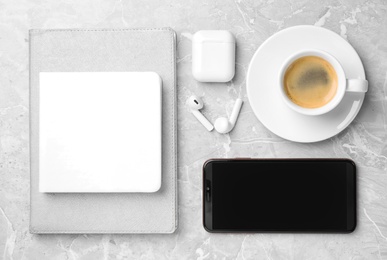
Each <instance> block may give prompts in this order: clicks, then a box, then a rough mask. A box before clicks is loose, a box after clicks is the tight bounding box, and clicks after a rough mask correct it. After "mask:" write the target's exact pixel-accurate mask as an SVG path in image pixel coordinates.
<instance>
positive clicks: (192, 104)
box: [187, 96, 214, 131]
mask: <svg viewBox="0 0 387 260" xmlns="http://www.w3.org/2000/svg"><path fill="white" fill-rule="evenodd" d="M187 105H188V106H189V108H190V109H191V113H192V114H193V115H194V116H195V117H196V118H197V119H198V120H199V122H200V123H202V125H203V126H204V127H205V128H206V129H207V130H208V131H212V129H214V126H213V125H212V124H211V123H210V121H208V120H207V118H205V117H204V116H203V114H202V113H200V111H199V110H200V109H202V108H203V101H202V100H201V99H200V98H198V97H197V96H192V97H190V98H189V99H188V100H187Z"/></svg>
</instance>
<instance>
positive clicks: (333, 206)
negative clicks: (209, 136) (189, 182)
mask: <svg viewBox="0 0 387 260" xmlns="http://www.w3.org/2000/svg"><path fill="white" fill-rule="evenodd" d="M203 225H204V228H205V229H206V230H207V231H208V232H318V233H350V232H352V231H354V230H355V228H356V166H355V163H354V162H353V161H352V160H349V159H211V160H208V161H207V162H205V163H204V165H203Z"/></svg>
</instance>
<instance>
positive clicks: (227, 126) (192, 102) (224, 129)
mask: <svg viewBox="0 0 387 260" xmlns="http://www.w3.org/2000/svg"><path fill="white" fill-rule="evenodd" d="M242 103H243V101H242V99H240V98H238V99H237V100H236V102H235V105H234V108H233V109H232V112H231V116H230V119H228V118H226V117H219V118H218V119H216V121H215V130H216V131H217V132H218V133H220V134H227V133H228V132H230V131H231V130H232V129H233V128H234V125H235V123H236V121H237V119H238V115H239V112H240V110H241V107H242ZM187 104H188V106H189V108H190V109H191V113H192V114H193V115H194V116H195V117H196V118H197V119H198V120H199V122H200V123H202V125H203V126H204V127H205V128H206V129H207V130H208V131H212V129H214V126H213V125H212V124H211V122H210V121H208V119H207V118H205V117H204V116H203V114H202V113H200V111H199V110H200V109H202V108H203V106H204V104H203V101H202V100H201V99H200V98H198V97H197V96H192V97H190V98H189V99H188V100H187Z"/></svg>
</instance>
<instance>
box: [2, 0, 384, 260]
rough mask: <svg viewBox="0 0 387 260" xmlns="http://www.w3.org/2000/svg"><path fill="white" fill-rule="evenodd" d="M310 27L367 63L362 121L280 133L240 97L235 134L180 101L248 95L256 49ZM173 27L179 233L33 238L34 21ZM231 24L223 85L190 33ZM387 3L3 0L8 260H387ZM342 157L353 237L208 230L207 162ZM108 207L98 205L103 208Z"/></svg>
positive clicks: (223, 110) (220, 108) (212, 114)
mask: <svg viewBox="0 0 387 260" xmlns="http://www.w3.org/2000/svg"><path fill="white" fill-rule="evenodd" d="M300 24H312V25H313V24H314V25H317V26H322V27H325V28H328V29H331V30H333V31H335V32H337V33H338V34H340V35H341V36H342V37H344V38H345V39H347V40H348V41H349V42H351V44H352V45H353V46H354V47H355V49H356V50H357V51H358V52H359V55H360V57H361V58H362V60H363V62H364V65H365V68H366V72H367V77H368V80H369V82H370V90H369V92H368V94H367V95H366V100H365V103H364V105H363V108H362V110H361V111H360V113H359V115H358V116H357V118H356V119H355V121H354V122H353V123H352V124H351V125H350V126H349V127H348V128H347V129H346V130H345V131H343V132H342V133H340V134H339V135H338V136H336V137H333V138H331V139H329V140H326V141H324V142H319V143H314V144H298V143H292V142H289V141H286V140H283V139H280V138H279V137H276V136H275V135H273V134H272V133H270V132H269V131H268V130H267V129H265V128H264V127H263V126H262V124H261V123H260V122H259V121H258V120H257V119H256V118H255V116H254V114H253V113H252V111H251V108H250V106H249V104H248V102H246V103H245V105H244V107H243V109H242V112H241V115H240V118H239V122H238V124H237V125H236V128H235V129H234V131H233V132H231V133H230V134H229V135H219V134H217V133H215V132H212V133H209V132H206V131H205V130H204V128H203V127H202V126H201V125H200V124H199V123H198V122H197V121H196V120H195V119H194V117H193V116H192V115H191V114H190V113H189V111H188V109H187V108H186V106H185V101H186V99H187V98H188V97H189V96H190V95H192V94H197V95H199V96H203V99H204V102H205V103H206V104H207V106H206V109H204V110H203V112H204V113H205V115H206V116H207V117H208V118H209V119H210V120H211V121H212V122H213V121H214V120H215V119H216V118H217V117H218V116H221V115H227V114H229V113H230V112H231V109H232V106H233V104H234V100H235V99H236V98H237V97H238V96H240V97H242V98H243V99H244V100H246V101H247V96H246V88H245V76H246V69H247V66H248V64H249V61H250V59H251V57H252V55H253V53H254V52H255V50H256V49H257V48H258V46H259V45H260V44H261V43H262V42H263V41H264V40H265V39H267V38H268V37H269V36H270V35H272V34H274V33H275V32H277V31H279V30H281V29H283V28H287V27H290V26H294V25H300ZM164 26H168V27H172V28H173V29H174V30H176V32H177V41H178V45H177V49H178V59H177V62H178V100H179V104H178V105H179V116H178V120H179V130H178V131H179V173H178V174H179V180H178V181H179V206H180V217H179V229H178V231H177V232H176V233H174V234H173V235H45V236H39V235H31V234H30V233H29V231H28V225H29V144H28V142H29V137H28V134H29V132H28V131H29V126H28V117H29V114H28V113H29V111H28V110H29V109H28V106H29V101H28V98H29V91H28V30H29V29H30V28H113V27H114V28H116V27H118V28H119V27H164ZM201 29H227V30H230V31H231V32H233V33H234V35H235V36H236V38H237V44H238V49H237V70H236V77H235V78H234V80H233V81H232V82H230V83H227V84H203V83H199V82H196V81H195V80H193V78H192V76H191V41H190V38H191V35H192V33H194V32H196V31H198V30H201ZM386 109H387V2H386V1H383V0H380V1H378V0H367V1H366V0H341V1H332V0H328V1H303V0H301V1H296V0H286V1H285V0H278V1H277V0H268V1H242V0H236V1H235V2H234V1H229V0H227V1H221V0H219V1H212V0H190V1H181V0H171V1H159V0H151V1H139V0H136V1H125V0H121V1H113V0H112V1H103V0H85V1H79V0H59V1H48V0H0V258H1V257H3V258H4V259H108V258H111V259H132V258H136V259H138V258H141V259H153V258H156V259H163V258H172V259H224V258H226V259H387V172H386V170H387V138H386V137H387V111H386ZM235 156H238V157H243V156H248V157H346V158H351V159H353V160H355V161H356V163H357V165H358V169H359V171H358V188H359V192H358V199H359V200H358V202H359V203H358V227H357V229H356V231H355V232H354V233H352V234H349V235H342V234H336V235H328V234H250V235H246V234H239V235H223V234H209V233H207V232H205V231H204V229H203V228H202V215H201V214H202V213H201V166H202V164H203V162H204V161H205V160H206V159H208V158H212V157H235ZM101 210H103V209H101Z"/></svg>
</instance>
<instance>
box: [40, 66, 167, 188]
mask: <svg viewBox="0 0 387 260" xmlns="http://www.w3.org/2000/svg"><path fill="white" fill-rule="evenodd" d="M39 80H40V85H39V87H40V89H39V190H40V192H155V191H157V190H158V189H159V188H160V186H161V144H162V137H161V127H162V123H161V107H162V105H161V104H162V100H161V93H162V91H161V85H162V83H161V79H160V77H159V76H158V74H156V73H154V72H42V73H40V79H39Z"/></svg>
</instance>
